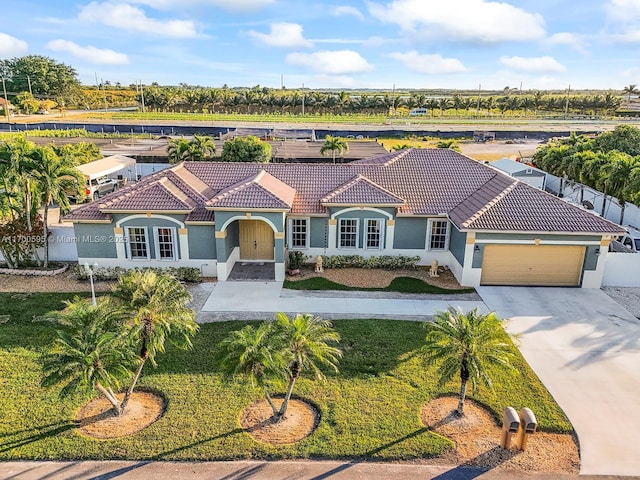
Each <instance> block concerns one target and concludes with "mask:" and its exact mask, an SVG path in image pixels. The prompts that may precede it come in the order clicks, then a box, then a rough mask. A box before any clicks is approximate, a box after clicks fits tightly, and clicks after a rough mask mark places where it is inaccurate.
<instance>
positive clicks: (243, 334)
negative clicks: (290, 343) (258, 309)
mask: <svg viewBox="0 0 640 480" xmlns="http://www.w3.org/2000/svg"><path fill="white" fill-rule="evenodd" d="M273 332H274V324H273V323H271V322H264V323H262V324H260V326H258V328H254V327H253V326H251V325H247V326H246V327H244V328H243V329H241V330H236V331H234V332H231V333H230V334H229V335H228V336H227V337H226V338H225V339H224V340H222V341H221V342H220V343H219V344H218V347H217V349H216V353H215V356H214V357H215V363H216V365H218V367H219V369H220V372H221V373H222V374H223V375H224V376H225V377H234V376H237V375H243V376H244V377H245V378H246V379H247V380H249V381H250V382H251V384H252V385H257V386H258V387H260V388H261V389H262V390H263V392H264V395H265V398H266V399H267V402H268V403H269V406H270V407H271V410H272V412H273V418H274V419H277V418H278V414H279V412H280V410H279V409H278V408H277V407H276V405H275V404H274V403H273V399H272V398H271V389H272V387H273V386H274V384H276V383H279V382H280V381H282V380H284V372H285V369H284V367H285V361H284V357H283V355H282V351H281V350H280V349H278V348H275V345H274V336H273Z"/></svg>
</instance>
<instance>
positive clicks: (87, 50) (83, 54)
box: [47, 40, 129, 65]
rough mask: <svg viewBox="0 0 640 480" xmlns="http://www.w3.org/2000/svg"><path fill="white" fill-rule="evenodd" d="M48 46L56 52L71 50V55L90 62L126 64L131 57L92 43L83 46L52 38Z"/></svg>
mask: <svg viewBox="0 0 640 480" xmlns="http://www.w3.org/2000/svg"><path fill="white" fill-rule="evenodd" d="M47 48H48V49H50V50H53V51H55V52H69V53H70V54H71V55H73V56H75V57H78V58H81V59H82V60H84V61H86V62H90V63H98V64H105V65H126V64H128V63H129V57H127V55H126V54H124V53H118V52H115V51H113V50H110V49H108V48H96V47H94V46H92V45H89V46H87V47H81V46H80V45H78V44H76V43H73V42H70V41H68V40H52V41H50V42H49V43H47Z"/></svg>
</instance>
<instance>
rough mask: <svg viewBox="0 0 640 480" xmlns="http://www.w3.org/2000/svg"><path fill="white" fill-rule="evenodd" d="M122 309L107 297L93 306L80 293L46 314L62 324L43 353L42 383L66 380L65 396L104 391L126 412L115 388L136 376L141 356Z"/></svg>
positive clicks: (110, 400) (113, 403)
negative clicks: (118, 311) (134, 370)
mask: <svg viewBox="0 0 640 480" xmlns="http://www.w3.org/2000/svg"><path fill="white" fill-rule="evenodd" d="M115 312H116V311H115V310H114V309H113V308H111V306H110V305H109V304H108V303H106V302H100V303H98V305H96V306H93V305H92V304H91V303H90V302H89V301H88V300H85V299H80V298H78V297H76V298H74V299H73V301H72V302H66V308H65V309H64V310H63V311H61V312H59V311H56V312H50V313H49V314H47V315H46V317H45V318H47V320H49V321H53V322H55V323H56V324H57V325H58V326H59V327H60V328H59V329H58V330H57V331H56V334H57V337H56V339H55V340H54V341H53V345H52V348H51V350H50V351H49V352H48V353H46V354H45V355H44V356H43V367H44V368H43V373H44V377H43V380H42V385H43V386H45V387H47V386H53V385H58V384H64V387H63V388H62V390H61V391H60V395H62V396H65V395H67V394H70V393H72V392H78V391H79V392H81V393H84V394H85V395H90V394H92V393H93V392H94V391H95V390H98V391H99V392H100V393H101V394H102V395H103V396H104V397H105V398H106V399H107V400H108V401H109V403H111V405H112V406H113V410H114V412H116V413H117V414H120V413H121V402H120V401H119V400H118V399H117V398H116V395H115V393H114V392H115V391H117V390H119V389H120V387H121V385H122V383H123V382H125V381H126V380H128V379H129V378H131V375H132V368H133V367H134V366H135V363H136V355H135V352H134V350H133V349H132V348H131V344H130V337H129V336H128V335H127V331H126V329H124V328H122V323H121V322H120V318H119V317H118V315H117V314H116V313H115Z"/></svg>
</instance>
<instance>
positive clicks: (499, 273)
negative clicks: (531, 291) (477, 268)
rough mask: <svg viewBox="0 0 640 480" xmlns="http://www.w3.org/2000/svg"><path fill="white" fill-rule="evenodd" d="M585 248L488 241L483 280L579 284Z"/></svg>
mask: <svg viewBox="0 0 640 480" xmlns="http://www.w3.org/2000/svg"><path fill="white" fill-rule="evenodd" d="M585 250H586V247H584V246H577V245H485V247H484V252H483V259H482V275H481V278H480V284H481V285H535V286H555V287H561V286H562V287H577V286H580V279H581V277H582V266H583V263H584V258H585Z"/></svg>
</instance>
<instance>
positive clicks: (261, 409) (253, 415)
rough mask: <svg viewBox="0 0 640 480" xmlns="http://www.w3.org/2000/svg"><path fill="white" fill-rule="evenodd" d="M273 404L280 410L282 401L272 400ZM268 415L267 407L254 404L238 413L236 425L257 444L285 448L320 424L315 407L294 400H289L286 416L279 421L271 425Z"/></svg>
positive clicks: (318, 414)
mask: <svg viewBox="0 0 640 480" xmlns="http://www.w3.org/2000/svg"><path fill="white" fill-rule="evenodd" d="M273 403H274V404H275V405H276V406H277V407H280V405H281V404H282V399H274V400H273ZM272 415H273V411H272V410H271V407H270V406H269V403H268V402H267V401H266V400H257V401H255V402H253V403H252V404H251V405H249V406H248V407H247V408H246V409H245V410H244V411H243V412H242V414H241V416H240V425H241V426H242V428H244V429H245V431H246V432H247V433H248V434H249V435H251V436H252V437H253V438H254V439H255V440H257V441H259V442H262V443H268V444H270V445H287V444H291V443H296V442H299V441H300V440H302V439H303V438H305V437H308V436H309V435H311V433H312V432H313V431H314V430H315V429H316V427H317V426H318V422H319V421H320V412H319V411H318V409H317V408H316V407H314V406H313V405H311V404H309V403H307V402H305V401H304V400H299V399H295V398H292V399H291V400H289V406H288V407H287V413H286V414H285V416H284V418H283V419H282V420H280V421H279V422H277V423H274V422H273V419H272Z"/></svg>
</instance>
